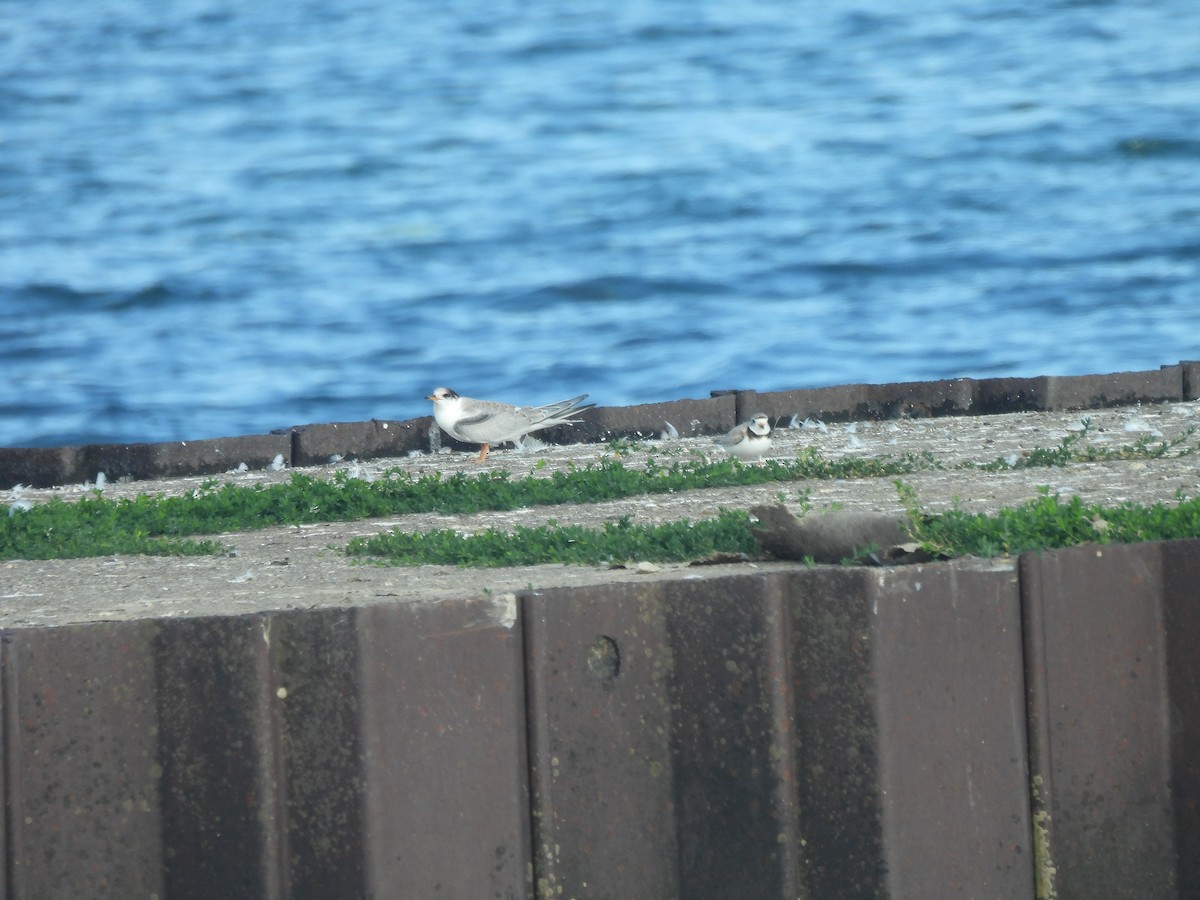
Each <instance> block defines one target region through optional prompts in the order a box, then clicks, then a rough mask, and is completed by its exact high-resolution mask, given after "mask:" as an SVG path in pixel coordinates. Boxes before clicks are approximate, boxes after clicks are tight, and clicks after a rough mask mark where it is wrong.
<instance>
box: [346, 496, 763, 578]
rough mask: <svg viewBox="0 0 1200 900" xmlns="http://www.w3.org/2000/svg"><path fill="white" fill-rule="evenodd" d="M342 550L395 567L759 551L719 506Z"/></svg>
mask: <svg viewBox="0 0 1200 900" xmlns="http://www.w3.org/2000/svg"><path fill="white" fill-rule="evenodd" d="M346 552H347V553H348V554H349V555H351V556H358V557H370V558H372V559H373V560H375V561H377V562H383V563H389V564H391V565H398V566H418V565H450V566H531V565H539V564H542V563H567V564H572V565H599V564H601V563H624V562H633V561H639V562H640V561H647V562H683V561H686V560H692V559H700V558H703V557H706V556H710V555H712V554H714V553H746V554H752V555H760V554H761V552H762V551H761V550H760V549H759V546H758V542H757V541H755V540H754V536H753V535H752V534H751V533H750V517H749V515H748V514H747V513H744V512H733V511H729V510H723V511H722V512H721V513H720V515H719V516H717V518H715V519H701V520H699V521H696V522H688V521H686V520H685V521H680V522H667V523H665V524H662V525H635V524H634V523H633V522H632V520H631V519H630V518H629V517H628V516H626V517H624V518H622V519H620V520H619V521H616V522H608V523H606V524H605V525H604V527H603V528H585V527H583V526H581V525H559V524H558V523H557V522H550V523H548V524H546V525H541V526H538V527H536V528H526V527H524V526H517V527H516V528H515V529H513V531H511V532H508V531H497V530H495V529H488V530H486V531H481V532H477V533H475V534H460V533H459V532H457V531H453V530H438V531H428V532H409V531H401V530H398V529H397V530H395V531H391V532H388V533H386V534H380V535H376V536H375V537H371V538H355V539H354V540H352V541H351V542H350V543H349V545H347V547H346Z"/></svg>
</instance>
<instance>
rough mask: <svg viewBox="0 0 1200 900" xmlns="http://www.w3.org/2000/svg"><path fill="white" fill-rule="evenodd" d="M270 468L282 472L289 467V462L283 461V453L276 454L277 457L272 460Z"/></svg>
mask: <svg viewBox="0 0 1200 900" xmlns="http://www.w3.org/2000/svg"><path fill="white" fill-rule="evenodd" d="M269 468H270V469H271V471H273V472H282V471H283V470H284V469H286V468H287V463H285V462H284V461H283V454H282V453H276V454H275V458H274V459H273V460H271V465H270V466H269Z"/></svg>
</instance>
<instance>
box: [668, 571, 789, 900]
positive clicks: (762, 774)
mask: <svg viewBox="0 0 1200 900" xmlns="http://www.w3.org/2000/svg"><path fill="white" fill-rule="evenodd" d="M783 585H784V581H783V579H780V578H778V577H762V576H739V577H730V578H720V579H706V580H704V581H676V582H673V583H671V584H669V585H666V586H664V589H663V603H664V606H665V609H666V614H667V640H668V643H669V648H670V657H671V659H672V661H673V665H672V666H671V668H670V672H669V677H668V689H669V697H670V713H671V715H670V737H671V757H672V766H671V770H672V773H673V777H674V782H675V784H674V802H673V811H674V815H675V818H676V833H677V842H678V846H679V885H680V891H679V893H680V896H682V897H714V898H716V897H721V898H724V897H737V898H739V900H758V898H762V900H767V898H777V900H779V898H792V897H796V896H798V895H800V887H799V886H800V854H801V851H800V846H799V841H798V837H799V835H798V821H797V808H796V801H797V798H796V791H795V754H794V743H795V734H794V732H793V728H792V715H791V713H792V684H791V679H790V677H789V672H788V660H787V649H788V648H787V640H786V634H787V624H786V613H785V609H784V595H783V590H782V588H783Z"/></svg>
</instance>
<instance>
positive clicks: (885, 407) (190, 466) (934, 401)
mask: <svg viewBox="0 0 1200 900" xmlns="http://www.w3.org/2000/svg"><path fill="white" fill-rule="evenodd" d="M1195 399H1200V362H1182V363H1179V364H1177V365H1170V366H1163V367H1162V368H1161V369H1158V370H1154V371H1146V372H1119V373H1115V374H1111V375H1078V376H1042V377H1038V378H985V379H982V380H978V381H976V380H973V379H970V378H956V379H952V380H948V381H921V382H909V383H900V384H880V385H876V384H851V385H843V386H839V387H826V388H810V389H804V390H795V391H774V392H763V393H759V392H757V391H755V390H720V391H713V396H712V397H711V398H709V399H703V400H675V401H670V402H666V403H648V404H642V405H638V406H625V407H595V408H593V409H590V410H587V411H586V412H584V413H583V414H582V416H581V420H580V422H579V423H578V424H577V425H574V426H572V427H561V428H554V429H548V430H547V431H545V432H539V433H538V435H537V437H539V438H540V439H542V440H546V441H549V442H551V443H585V442H593V443H599V442H604V441H608V440H612V439H613V438H632V439H642V438H652V437H657V436H659V435H660V434H662V432H663V431H664V430H666V423H667V422H670V423H671V425H673V426H674V427H675V429H676V430H677V431H678V432H679V434H680V436H682V437H694V436H696V435H710V434H721V433H724V432H725V431H728V430H729V429H730V428H732V427H733V426H734V425H736V424H737V423H738V422H742V421H745V420H746V419H748V418H749V417H750V416H751V415H753V414H754V413H756V412H763V413H766V414H767V415H769V416H771V417H772V419H774V420H775V421H776V423H778V422H780V421H784V422H786V421H787V420H788V419H790V418H791V417H792V416H798V417H799V418H800V419H801V420H803V419H805V418H809V417H811V418H814V419H821V420H824V421H829V422H837V421H856V420H870V419H892V418H899V417H908V418H925V417H929V416H958V415H983V414H993V413H1007V412H1027V411H1042V410H1063V409H1099V408H1104V407H1108V406H1121V405H1128V404H1133V403H1139V402H1141V403H1154V402H1162V401H1170V400H1195ZM432 425H433V419H432V418H431V417H428V416H426V417H423V418H418V419H408V420H406V421H399V422H398V421H390V420H389V421H384V420H379V419H372V420H371V421H369V422H335V423H332V424H325V425H318V424H314V425H297V426H295V427H292V428H288V429H282V430H280V431H279V432H275V433H273V434H270V435H248V436H245V437H233V438H215V439H211V440H203V441H178V442H168V443H161V444H125V445H121V444H108V445H93V446H85V447H50V448H41V447H35V448H19V447H18V448H13V447H0V489H7V488H11V487H13V486H14V485H16V484H25V485H28V486H31V487H52V486H54V485H58V484H71V483H76V482H82V481H85V480H92V479H94V478H95V477H96V473H97V472H104V473H105V474H106V475H107V476H108V477H109V478H110V479H114V478H124V477H127V478H132V479H147V478H156V477H163V476H175V475H207V474H215V473H219V472H223V471H228V470H229V469H232V468H235V467H236V466H237V465H238V464H239V463H241V462H244V463H246V465H248V466H249V467H250V468H262V467H264V466H266V465H269V464H270V463H271V461H272V460H273V459H274V458H275V457H276V455H278V454H282V455H283V458H284V462H285V463H286V464H288V465H294V466H312V465H325V464H327V463H329V461H330V460H331V459H332V458H334V457H335V456H340V457H342V458H345V459H362V460H366V459H375V458H379V457H387V456H403V455H405V454H407V453H409V452H410V451H414V450H420V451H429V450H431V449H433V450H436V449H437V447H439V446H441V445H442V444H445V445H447V446H451V447H453V448H455V449H457V450H472V449H475V448H474V447H472V446H471V445H467V444H460V443H458V442H457V441H454V440H452V439H451V438H449V437H448V436H445V435H441V434H440V433H436V434H437V440H436V441H435V442H434V443H436V446H433V444H431V438H432V435H431V428H432Z"/></svg>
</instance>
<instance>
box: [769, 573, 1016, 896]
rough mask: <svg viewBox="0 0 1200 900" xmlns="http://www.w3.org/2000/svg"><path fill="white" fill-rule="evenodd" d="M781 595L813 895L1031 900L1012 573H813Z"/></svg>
mask: <svg viewBox="0 0 1200 900" xmlns="http://www.w3.org/2000/svg"><path fill="white" fill-rule="evenodd" d="M788 592H789V596H790V597H791V608H792V621H791V637H790V644H791V662H792V669H793V677H794V679H795V689H794V696H795V708H796V713H795V717H796V732H797V739H798V745H797V760H798V767H797V771H798V782H797V793H798V796H799V807H800V809H799V820H800V827H801V837H802V841H803V846H804V850H805V861H804V878H805V882H806V885H807V887H808V889H809V891H810V893H811V895H812V896H814V897H877V896H887V897H893V898H926V897H942V896H951V895H956V894H963V895H967V896H988V897H1014V898H1028V897H1031V896H1032V895H1033V872H1032V856H1033V854H1032V848H1031V846H1030V815H1029V803H1028V794H1027V770H1026V766H1025V729H1024V719H1023V712H1024V711H1023V700H1024V684H1023V678H1022V657H1021V646H1020V639H1021V634H1020V607H1019V598H1018V591H1017V584H1016V579H1015V575H1014V572H1013V571H1012V569H1011V567H992V566H990V565H988V564H981V563H978V562H958V563H942V564H936V565H929V566H913V567H906V568H904V569H894V570H869V569H854V570H837V569H821V570H814V571H812V572H800V573H797V574H796V575H795V576H793V578H792V582H791V585H790V586H789V589H788Z"/></svg>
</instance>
